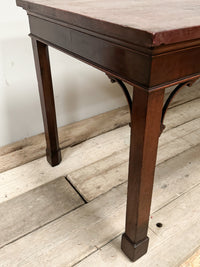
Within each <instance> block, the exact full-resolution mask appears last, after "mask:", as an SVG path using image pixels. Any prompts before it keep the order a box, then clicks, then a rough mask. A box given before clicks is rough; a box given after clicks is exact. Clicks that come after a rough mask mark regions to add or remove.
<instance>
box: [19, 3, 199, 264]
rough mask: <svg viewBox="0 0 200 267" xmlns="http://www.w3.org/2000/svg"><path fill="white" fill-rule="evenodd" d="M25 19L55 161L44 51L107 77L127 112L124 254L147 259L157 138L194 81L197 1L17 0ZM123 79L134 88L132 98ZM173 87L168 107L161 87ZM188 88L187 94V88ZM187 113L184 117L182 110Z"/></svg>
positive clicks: (54, 127) (56, 147)
mask: <svg viewBox="0 0 200 267" xmlns="http://www.w3.org/2000/svg"><path fill="white" fill-rule="evenodd" d="M17 5H19V6H21V7H23V8H24V9H25V10H26V11H27V13H28V17H29V22H30V30H31V33H30V36H31V38H32V43H33V51H34V57H35V65H36V71H37V78H38V84H39V91H40V98H41V105H42V112H43V120H44V127H45V134H46V142H47V160H48V162H49V163H50V164H51V165H52V166H55V165H57V164H59V163H60V161H61V152H60V148H59V141H58V133H57V124H56V114H55V105H54V96H53V87H52V79H51V71H50V63H49V56H48V46H52V47H54V48H57V49H59V50H61V51H63V52H65V53H67V54H69V55H71V56H73V57H75V58H77V59H80V60H82V61H84V62H86V63H88V64H90V65H92V66H94V67H95V68H97V69H99V70H101V71H103V72H105V73H106V74H107V75H108V77H109V78H110V79H111V81H112V82H117V83H118V84H119V85H120V86H121V87H122V89H123V91H124V93H125V96H126V98H127V100H128V104H129V107H130V112H131V145H130V159H129V176H128V198H127V213H126V229H125V233H124V234H123V236H122V250H123V251H124V252H125V254H126V255H127V256H128V257H129V258H130V259H131V260H133V261H135V260H137V259H138V258H139V257H141V256H142V255H143V254H145V253H146V251H147V247H148V242H149V239H148V237H147V230H148V223H149V213H150V205H151V197H152V188H153V180H154V170H155V163H156V155H157V146H158V139H159V136H160V134H161V132H162V130H163V128H164V125H163V120H164V116H165V113H166V111H167V108H168V106H169V103H170V102H171V100H172V99H173V96H174V95H175V93H177V92H178V91H179V90H180V89H181V88H182V87H183V86H185V85H186V86H190V85H191V84H192V83H193V82H194V81H195V80H196V79H197V78H198V77H200V1H199V0H190V1H188V0H163V1H159V0H151V1H149V0H140V1H138V0H123V1H119V0H98V1H95V0H17ZM123 81H125V82H127V83H129V84H131V85H133V86H134V91H133V100H132V99H131V97H130V95H129V93H128V91H127V88H126V86H125V84H124V83H123ZM175 84H178V86H177V87H176V88H175V90H174V91H173V92H172V93H171V95H170V96H169V98H168V100H167V101H166V103H163V101H164V100H163V96H164V91H165V88H166V87H169V86H171V85H175ZM188 90H189V88H188ZM186 112H187V111H186Z"/></svg>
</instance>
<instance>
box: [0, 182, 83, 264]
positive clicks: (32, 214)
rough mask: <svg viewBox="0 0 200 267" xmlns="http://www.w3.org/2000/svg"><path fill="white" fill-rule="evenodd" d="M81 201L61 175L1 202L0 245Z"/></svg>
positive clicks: (59, 214) (31, 229)
mask: <svg viewBox="0 0 200 267" xmlns="http://www.w3.org/2000/svg"><path fill="white" fill-rule="evenodd" d="M83 204H84V201H83V200H82V198H81V197H80V196H79V195H78V194H77V193H76V191H74V190H73V188H72V187H71V186H70V184H69V183H68V182H67V181H66V179H65V177H61V178H57V179H55V180H53V181H52V182H49V183H47V184H45V185H43V186H40V187H37V188H35V189H33V190H31V191H29V192H26V193H24V194H22V195H20V196H18V197H16V198H13V199H11V200H9V201H6V202H4V203H2V204H1V205H0V214H1V220H0V248H1V247H2V246H4V245H6V244H8V243H9V242H13V241H14V240H16V239H18V238H19V237H21V236H24V235H26V234H27V233H30V232H32V231H33V230H35V229H37V228H40V227H41V226H43V225H45V224H46V223H49V222H50V221H53V220H55V219H57V218H59V217H60V216H63V214H66V213H68V212H70V211H71V210H73V209H75V208H77V207H79V206H81V205H83ZM0 266H1V264H0Z"/></svg>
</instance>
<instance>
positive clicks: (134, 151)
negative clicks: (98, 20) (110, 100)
mask: <svg viewBox="0 0 200 267" xmlns="http://www.w3.org/2000/svg"><path fill="white" fill-rule="evenodd" d="M163 98H164V89H160V90H157V91H152V92H149V91H145V90H143V89H142V88H139V87H135V88H134V92H133V107H132V123H131V124H132V126H131V146H130V159H129V177H128V195H127V214H126V229H125V233H124V234H123V236H122V250H123V251H124V252H125V254H126V255H127V256H128V257H129V258H130V259H131V260H132V261H135V260H137V259H138V258H140V257H141V256H142V255H144V254H145V253H146V252H147V248H148V241H149V239H148V237H147V231H148V224H149V215H150V206H151V197H152V189H153V181H154V170H155V165H156V156H157V147H158V139H159V135H160V123H161V114H162V107H163Z"/></svg>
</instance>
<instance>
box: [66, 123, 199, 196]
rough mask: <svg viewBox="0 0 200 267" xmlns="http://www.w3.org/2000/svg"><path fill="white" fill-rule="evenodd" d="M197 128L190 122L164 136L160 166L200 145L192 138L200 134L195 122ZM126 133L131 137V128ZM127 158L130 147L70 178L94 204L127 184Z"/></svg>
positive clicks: (77, 171) (160, 153) (159, 153)
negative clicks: (99, 198) (116, 188)
mask: <svg viewBox="0 0 200 267" xmlns="http://www.w3.org/2000/svg"><path fill="white" fill-rule="evenodd" d="M193 122H194V121H193ZM195 125H196V127H193V128H192V127H191V126H192V123H191V122H188V123H186V124H184V125H181V126H179V127H177V128H176V131H173V133H171V130H169V131H167V132H165V133H163V136H162V138H161V140H160V144H159V148H158V157H157V165H158V164H160V163H162V162H165V161H166V160H168V159H170V158H173V157H175V156H176V155H178V154H181V153H182V152H183V151H185V150H187V149H189V148H191V147H194V146H196V145H197V144H199V143H200V140H199V139H198V138H196V139H194V138H193V136H194V134H196V136H198V134H199V130H200V119H198V120H197V119H196V120H195ZM179 128H180V129H179ZM124 131H127V133H126V134H127V135H128V134H129V132H130V131H129V128H128V126H127V127H124ZM167 137H168V138H169V139H170V141H168V138H167ZM191 140H192V141H191ZM195 140H196V142H194V141H195ZM104 149H106V148H104ZM128 157H129V143H128V146H127V144H125V146H124V148H123V149H122V150H120V151H117V152H114V153H113V154H111V155H109V156H107V157H104V158H102V159H101V160H98V161H96V162H94V163H92V164H90V165H87V166H85V167H82V168H80V169H78V170H75V171H73V172H71V173H69V174H68V175H67V177H68V179H69V180H70V181H71V183H72V184H73V185H74V186H75V187H76V189H77V190H78V191H79V192H80V193H81V194H82V195H83V197H84V198H85V199H86V200H87V201H91V200H92V199H94V198H95V197H97V196H99V195H101V194H103V193H105V192H107V191H109V190H110V189H111V188H112V187H114V186H117V185H119V184H122V183H123V182H125V181H127V178H128Z"/></svg>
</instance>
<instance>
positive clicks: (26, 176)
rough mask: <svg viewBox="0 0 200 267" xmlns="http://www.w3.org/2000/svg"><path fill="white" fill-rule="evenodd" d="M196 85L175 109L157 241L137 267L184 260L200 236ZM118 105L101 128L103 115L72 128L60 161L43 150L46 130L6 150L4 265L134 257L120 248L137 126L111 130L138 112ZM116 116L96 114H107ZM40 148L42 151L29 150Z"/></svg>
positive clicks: (114, 262)
mask: <svg viewBox="0 0 200 267" xmlns="http://www.w3.org/2000/svg"><path fill="white" fill-rule="evenodd" d="M187 89H188V88H187ZM188 90H191V91H190V93H191V95H190V96H189V95H188V91H187V93H186V91H184V89H183V91H182V96H181V97H180V98H179V99H178V100H176V99H175V101H174V103H173V105H174V107H173V108H171V109H169V110H168V112H167V116H166V120H165V122H166V124H167V127H166V129H165V131H164V133H163V134H162V136H161V138H160V142H159V152H158V159H157V167H156V174H155V182H154V190H153V200H152V207H151V214H152V215H151V219H150V228H149V237H150V249H149V252H148V254H147V255H146V256H144V257H143V258H141V259H140V260H139V261H138V262H136V263H134V266H138V267H141V266H145V267H146V266H147V267H148V266H149V267H155V266H158V267H176V266H177V267H178V266H179V265H180V264H181V263H182V262H183V261H185V260H186V258H187V257H189V256H190V255H192V254H193V253H194V252H195V250H196V249H197V248H198V247H199V244H200V237H199V235H197V233H198V232H200V224H199V220H200V208H199V205H197V203H199V201H200V199H199V198H200V180H199V179H200V158H199V155H200V139H199V136H200V110H199V105H200V98H198V97H199V96H200V95H198V94H199V91H198V93H197V90H196V89H195V87H194V88H189V89H188ZM169 92H170V91H169V90H167V92H166V97H167V94H169ZM195 96H196V99H194V98H195ZM188 97H189V98H188ZM192 99H193V100H192ZM188 100H189V101H188ZM190 100H192V101H190ZM176 101H177V102H176ZM180 101H182V102H184V104H181V105H180ZM118 111H119V113H116V111H113V113H109V114H110V115H111V116H110V115H109V116H110V117H109V120H111V118H115V119H114V121H113V122H112V123H111V126H109V120H108V123H107V124H104V126H105V127H104V126H103V129H104V130H103V132H104V131H105V133H103V134H101V135H98V134H100V133H101V131H102V130H100V132H99V130H97V129H96V128H97V125H98V124H97V122H94V118H91V119H89V120H88V121H87V122H86V121H83V122H81V123H77V124H73V125H71V126H70V127H71V128H70V127H69V126H66V127H64V128H63V131H64V133H63V134H62V136H63V141H62V146H63V147H65V146H68V147H67V148H65V149H63V151H62V154H63V162H62V163H61V164H60V165H59V166H57V167H54V168H52V167H50V166H49V165H48V163H47V162H46V159H45V157H42V155H43V154H40V153H41V151H43V149H44V142H43V143H41V140H42V139H41V138H43V137H42V135H41V136H36V137H33V139H29V140H26V141H22V142H21V144H22V143H23V142H25V143H24V146H22V147H20V142H19V143H18V145H17V143H16V144H15V145H14V146H13V145H11V146H7V147H5V148H4V149H3V150H0V151H1V152H0V153H1V155H0V163H1V164H4V163H5V166H4V167H1V168H2V169H1V170H3V168H4V171H3V172H2V173H0V215H1V217H2V218H1V221H0V247H1V248H0V267H5V266H6V267H10V266H11V267H12V266H48V267H49V266H50V267H51V266H53V267H54V266H72V265H78V266H133V264H132V263H130V261H129V260H128V259H127V258H126V257H125V256H124V254H123V253H122V251H121V250H120V238H121V237H120V235H121V233H122V232H123V231H124V220H125V206H126V191H127V183H126V179H127V169H128V166H127V160H128V150H129V139H130V129H129V127H128V126H124V127H120V128H117V129H115V130H112V127H118V126H120V124H118V123H119V120H118V115H117V114H121V115H119V117H120V120H121V122H120V123H121V124H122V125H123V121H125V124H126V123H127V122H128V120H129V114H128V111H127V109H126V108H124V110H122V109H119V110H118ZM118 111H117V112H118ZM186 111H187V112H186ZM121 112H122V113H121ZM107 115H108V113H106V114H101V115H99V116H100V117H98V116H97V117H96V118H98V119H96V121H98V122H100V121H102V123H103V121H105V120H106V118H107V117H106V116H107ZM84 122H86V125H87V126H88V127H90V128H91V135H90V134H89V135H88V133H89V131H90V130H89V129H90V128H88V129H84ZM67 127H68V128H67ZM73 127H75V132H74V131H73ZM109 127H111V128H109ZM110 130H112V131H110ZM74 133H75V134H74ZM73 134H74V136H73ZM96 135H97V136H96ZM93 136H95V137H93ZM71 137H72V138H71ZM35 138H36V139H37V140H36V139H35ZM65 138H66V140H65ZM73 138H74V139H73ZM86 139H88V140H87V141H84V142H82V141H83V140H86ZM80 142H82V143H80ZM78 143H80V144H78ZM74 144H77V145H75V146H74ZM70 145H73V146H72V147H69V146H70ZM37 149H39V150H40V152H36V151H37ZM31 151H32V152H33V155H35V156H34V157H35V158H36V159H35V160H33V159H34V157H29V153H31ZM34 151H35V152H34ZM20 153H22V154H20ZM34 153H36V154H34ZM42 153H43V152H42ZM26 154H27V158H25V159H23V156H24V155H26ZM9 156H10V157H11V163H10V165H9V164H7V163H6V162H7V161H8V159H9ZM40 157H41V158H40ZM32 160H33V161H32ZM26 162H27V163H26ZM6 164H7V165H6ZM14 166H18V167H15V168H13V167H14ZM68 181H69V182H70V183H69V182H68ZM79 193H81V195H82V196H83V199H86V200H87V201H88V203H87V204H84V201H83V199H82V197H81V196H80V195H79ZM157 222H161V223H163V227H162V228H158V227H157V226H156V223H157ZM186 241H187V242H186ZM161 263H162V264H161Z"/></svg>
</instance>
